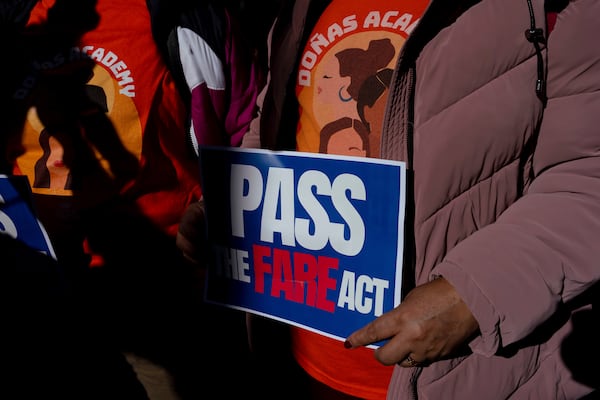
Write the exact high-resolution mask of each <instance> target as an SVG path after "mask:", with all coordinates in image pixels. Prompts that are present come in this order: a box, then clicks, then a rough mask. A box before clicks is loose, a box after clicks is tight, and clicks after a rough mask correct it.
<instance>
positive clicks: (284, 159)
mask: <svg viewBox="0 0 600 400" xmlns="http://www.w3.org/2000/svg"><path fill="white" fill-rule="evenodd" d="M200 168H201V171H203V175H202V188H203V194H204V200H205V204H206V212H207V229H208V231H207V235H208V238H209V241H210V243H211V244H212V245H213V247H214V254H213V258H212V261H211V263H210V268H209V271H208V278H207V288H206V289H207V290H206V299H207V301H210V302H214V303H219V304H223V305H226V306H229V307H233V308H237V309H240V310H245V311H249V312H252V313H256V314H259V315H264V316H267V317H270V318H274V319H277V320H280V321H284V322H287V323H290V324H293V325H296V326H301V327H304V328H306V329H309V330H312V331H314V332H318V333H321V334H323V335H326V336H329V337H332V338H336V339H339V340H344V339H345V338H346V336H347V335H349V334H350V333H352V332H353V331H354V330H356V329H358V328H361V327H362V326H364V325H365V324H367V323H368V322H370V321H372V320H373V319H375V318H376V317H378V316H380V315H381V314H383V313H384V312H386V311H389V310H391V309H393V308H394V307H395V306H397V305H398V304H399V303H400V295H401V293H400V289H401V286H402V271H401V270H402V251H403V226H404V201H405V199H404V193H405V192H404V187H405V182H404V180H405V173H406V172H405V164H404V163H401V162H395V161H388V160H377V159H369V158H359V157H346V156H333V155H324V154H313V153H301V152H272V151H267V150H256V149H239V148H220V147H204V148H201V149H200Z"/></svg>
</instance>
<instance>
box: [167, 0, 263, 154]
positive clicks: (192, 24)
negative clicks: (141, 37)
mask: <svg viewBox="0 0 600 400" xmlns="http://www.w3.org/2000/svg"><path fill="white" fill-rule="evenodd" d="M211 15H212V16H213V18H212V20H207V18H206V17H205V16H201V15H189V16H187V25H189V26H186V25H182V26H179V27H178V28H177V37H178V43H179V57H180V61H181V65H182V68H183V74H184V77H185V80H186V83H187V85H188V88H189V90H190V94H191V98H190V113H191V120H192V130H193V134H194V136H195V139H196V141H197V145H226V146H239V145H240V144H241V142H242V137H243V135H244V134H245V133H246V131H247V130H248V126H249V124H250V121H251V120H252V118H253V117H254V112H255V107H256V97H257V95H258V92H259V90H260V89H261V86H262V85H261V75H260V69H259V66H258V61H257V60H256V59H254V58H253V57H252V54H251V53H250V52H249V51H248V49H247V48H246V47H244V46H243V43H242V41H241V38H240V34H241V33H240V31H239V29H238V26H237V25H236V24H234V23H233V21H232V19H231V17H230V16H229V14H228V13H227V11H226V10H224V12H221V13H220V12H214V13H212V14H211ZM208 23H211V24H214V26H215V27H218V28H219V29H216V28H215V30H216V31H218V32H219V33H220V35H215V34H214V32H211V29H210V28H209V27H207V26H204V25H206V24H208ZM202 24H204V25H202ZM217 46H218V47H219V48H216V47H217Z"/></svg>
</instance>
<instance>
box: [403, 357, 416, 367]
mask: <svg viewBox="0 0 600 400" xmlns="http://www.w3.org/2000/svg"><path fill="white" fill-rule="evenodd" d="M404 361H405V362H406V364H408V366H409V367H416V366H417V365H419V363H418V362H417V361H415V360H413V359H412V357H411V356H407V357H406V359H405V360H404Z"/></svg>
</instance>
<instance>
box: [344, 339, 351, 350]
mask: <svg viewBox="0 0 600 400" xmlns="http://www.w3.org/2000/svg"><path fill="white" fill-rule="evenodd" d="M344 347H345V348H347V349H351V348H352V343H350V342H349V341H347V340H346V341H345V342H344Z"/></svg>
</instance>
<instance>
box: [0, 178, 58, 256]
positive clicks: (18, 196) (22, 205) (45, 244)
mask: <svg viewBox="0 0 600 400" xmlns="http://www.w3.org/2000/svg"><path fill="white" fill-rule="evenodd" d="M30 199H31V188H30V186H29V182H28V181H27V177H26V176H10V177H9V176H6V175H0V234H5V235H9V236H11V237H12V238H13V239H17V240H19V241H21V242H23V243H25V244H26V245H27V246H29V247H30V248H32V249H33V250H36V251H39V252H41V253H44V254H46V255H48V256H51V257H52V258H54V259H56V255H55V254H54V249H53V248H52V245H51V243H50V239H49V238H48V234H47V233H46V230H45V229H44V227H43V226H42V224H41V223H40V221H39V220H38V219H37V217H36V215H35V213H34V210H33V208H32V205H31V202H30Z"/></svg>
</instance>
